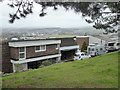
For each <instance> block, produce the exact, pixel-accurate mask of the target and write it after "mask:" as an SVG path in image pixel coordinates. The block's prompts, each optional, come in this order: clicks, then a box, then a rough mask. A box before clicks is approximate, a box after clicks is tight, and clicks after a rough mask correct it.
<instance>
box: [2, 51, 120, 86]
mask: <svg viewBox="0 0 120 90" xmlns="http://www.w3.org/2000/svg"><path fill="white" fill-rule="evenodd" d="M2 80H3V88H117V87H118V52H114V53H109V54H106V55H102V56H98V57H94V58H90V59H85V60H77V61H72V62H66V63H61V64H56V65H52V66H48V67H43V68H39V69H34V70H30V71H27V72H20V73H15V74H13V75H11V76H6V77H3V78H2Z"/></svg>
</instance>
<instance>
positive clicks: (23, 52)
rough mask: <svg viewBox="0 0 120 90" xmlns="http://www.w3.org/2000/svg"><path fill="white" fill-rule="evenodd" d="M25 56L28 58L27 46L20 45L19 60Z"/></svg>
mask: <svg viewBox="0 0 120 90" xmlns="http://www.w3.org/2000/svg"><path fill="white" fill-rule="evenodd" d="M25 58H26V51H25V47H20V48H19V60H21V59H25Z"/></svg>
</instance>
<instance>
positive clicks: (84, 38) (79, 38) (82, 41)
mask: <svg viewBox="0 0 120 90" xmlns="http://www.w3.org/2000/svg"><path fill="white" fill-rule="evenodd" d="M84 42H85V43H86V45H87V46H88V45H89V37H78V38H76V43H77V44H78V45H79V46H80V49H81V48H82V45H83V43H84Z"/></svg>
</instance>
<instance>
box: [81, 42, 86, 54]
mask: <svg viewBox="0 0 120 90" xmlns="http://www.w3.org/2000/svg"><path fill="white" fill-rule="evenodd" d="M85 50H87V45H86V43H85V42H84V43H83V45H82V48H81V51H82V52H83V51H85Z"/></svg>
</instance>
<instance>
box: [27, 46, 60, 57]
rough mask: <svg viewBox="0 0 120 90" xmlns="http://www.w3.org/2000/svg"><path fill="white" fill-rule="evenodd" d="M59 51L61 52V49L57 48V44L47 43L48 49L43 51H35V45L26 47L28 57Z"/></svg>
mask: <svg viewBox="0 0 120 90" xmlns="http://www.w3.org/2000/svg"><path fill="white" fill-rule="evenodd" d="M57 53H59V51H58V50H56V46H55V45H47V46H46V51H42V52H35V47H27V48H26V57H27V58H33V57H39V56H46V55H52V54H57Z"/></svg>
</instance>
